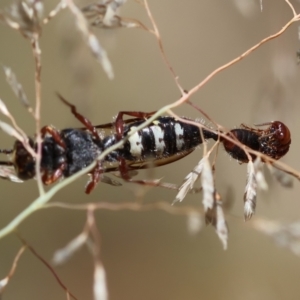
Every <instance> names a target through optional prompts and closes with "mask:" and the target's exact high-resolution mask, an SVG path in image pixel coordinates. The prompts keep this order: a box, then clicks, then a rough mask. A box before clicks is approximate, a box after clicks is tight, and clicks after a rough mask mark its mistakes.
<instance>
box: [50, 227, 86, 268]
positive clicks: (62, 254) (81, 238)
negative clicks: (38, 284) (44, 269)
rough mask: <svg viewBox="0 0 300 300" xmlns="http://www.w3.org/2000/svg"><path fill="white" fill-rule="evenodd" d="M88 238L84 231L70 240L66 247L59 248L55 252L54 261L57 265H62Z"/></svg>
mask: <svg viewBox="0 0 300 300" xmlns="http://www.w3.org/2000/svg"><path fill="white" fill-rule="evenodd" d="M87 239H88V234H87V233H86V232H82V233H81V234H79V235H78V236H77V237H75V238H74V239H73V240H72V241H71V242H69V243H68V244H67V245H66V246H65V247H64V248H62V249H59V250H57V251H56V252H55V253H54V256H53V259H52V262H53V264H55V265H61V264H63V263H65V262H66V261H67V260H69V259H70V258H71V256H72V255H73V254H74V253H75V252H76V251H78V250H79V249H80V248H81V247H82V246H83V245H84V244H85V243H86V242H87Z"/></svg>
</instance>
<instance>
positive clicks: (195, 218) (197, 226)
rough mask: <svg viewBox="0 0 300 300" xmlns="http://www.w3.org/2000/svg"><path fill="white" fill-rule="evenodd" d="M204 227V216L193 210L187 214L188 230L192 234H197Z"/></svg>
mask: <svg viewBox="0 0 300 300" xmlns="http://www.w3.org/2000/svg"><path fill="white" fill-rule="evenodd" d="M202 228H203V216H202V214H200V213H199V212H196V211H193V212H190V213H189V214H188V215H187V230H188V233H189V234H190V235H196V234H197V233H199V232H200V230H201V229H202Z"/></svg>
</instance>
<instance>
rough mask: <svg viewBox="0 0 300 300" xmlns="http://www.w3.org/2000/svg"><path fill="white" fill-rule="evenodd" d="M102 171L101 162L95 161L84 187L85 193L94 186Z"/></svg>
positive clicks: (88, 192)
mask: <svg viewBox="0 0 300 300" xmlns="http://www.w3.org/2000/svg"><path fill="white" fill-rule="evenodd" d="M102 173H103V170H102V167H101V162H100V161H97V165H96V167H95V168H94V169H93V170H92V172H91V176H92V178H91V180H90V181H89V182H88V184H87V186H86V187H85V193H86V194H90V192H91V191H92V190H93V189H94V188H95V186H96V185H97V183H98V182H99V181H100V179H101V174H102Z"/></svg>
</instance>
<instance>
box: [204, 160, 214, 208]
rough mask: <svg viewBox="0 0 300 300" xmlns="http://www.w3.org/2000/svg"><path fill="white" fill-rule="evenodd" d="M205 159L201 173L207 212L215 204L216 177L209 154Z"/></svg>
mask: <svg viewBox="0 0 300 300" xmlns="http://www.w3.org/2000/svg"><path fill="white" fill-rule="evenodd" d="M202 160H203V169H202V173H201V184H202V189H203V200H202V203H203V206H204V211H205V212H207V210H208V209H212V208H213V206H214V192H215V186H214V177H213V173H212V169H211V166H210V163H209V159H208V156H207V155H206V156H204V157H203V158H202Z"/></svg>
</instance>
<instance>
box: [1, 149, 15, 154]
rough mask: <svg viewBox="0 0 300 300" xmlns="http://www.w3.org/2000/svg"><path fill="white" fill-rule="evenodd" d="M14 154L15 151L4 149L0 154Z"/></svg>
mask: <svg viewBox="0 0 300 300" xmlns="http://www.w3.org/2000/svg"><path fill="white" fill-rule="evenodd" d="M13 152H14V150H13V149H2V150H0V153H3V154H12V153H13Z"/></svg>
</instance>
